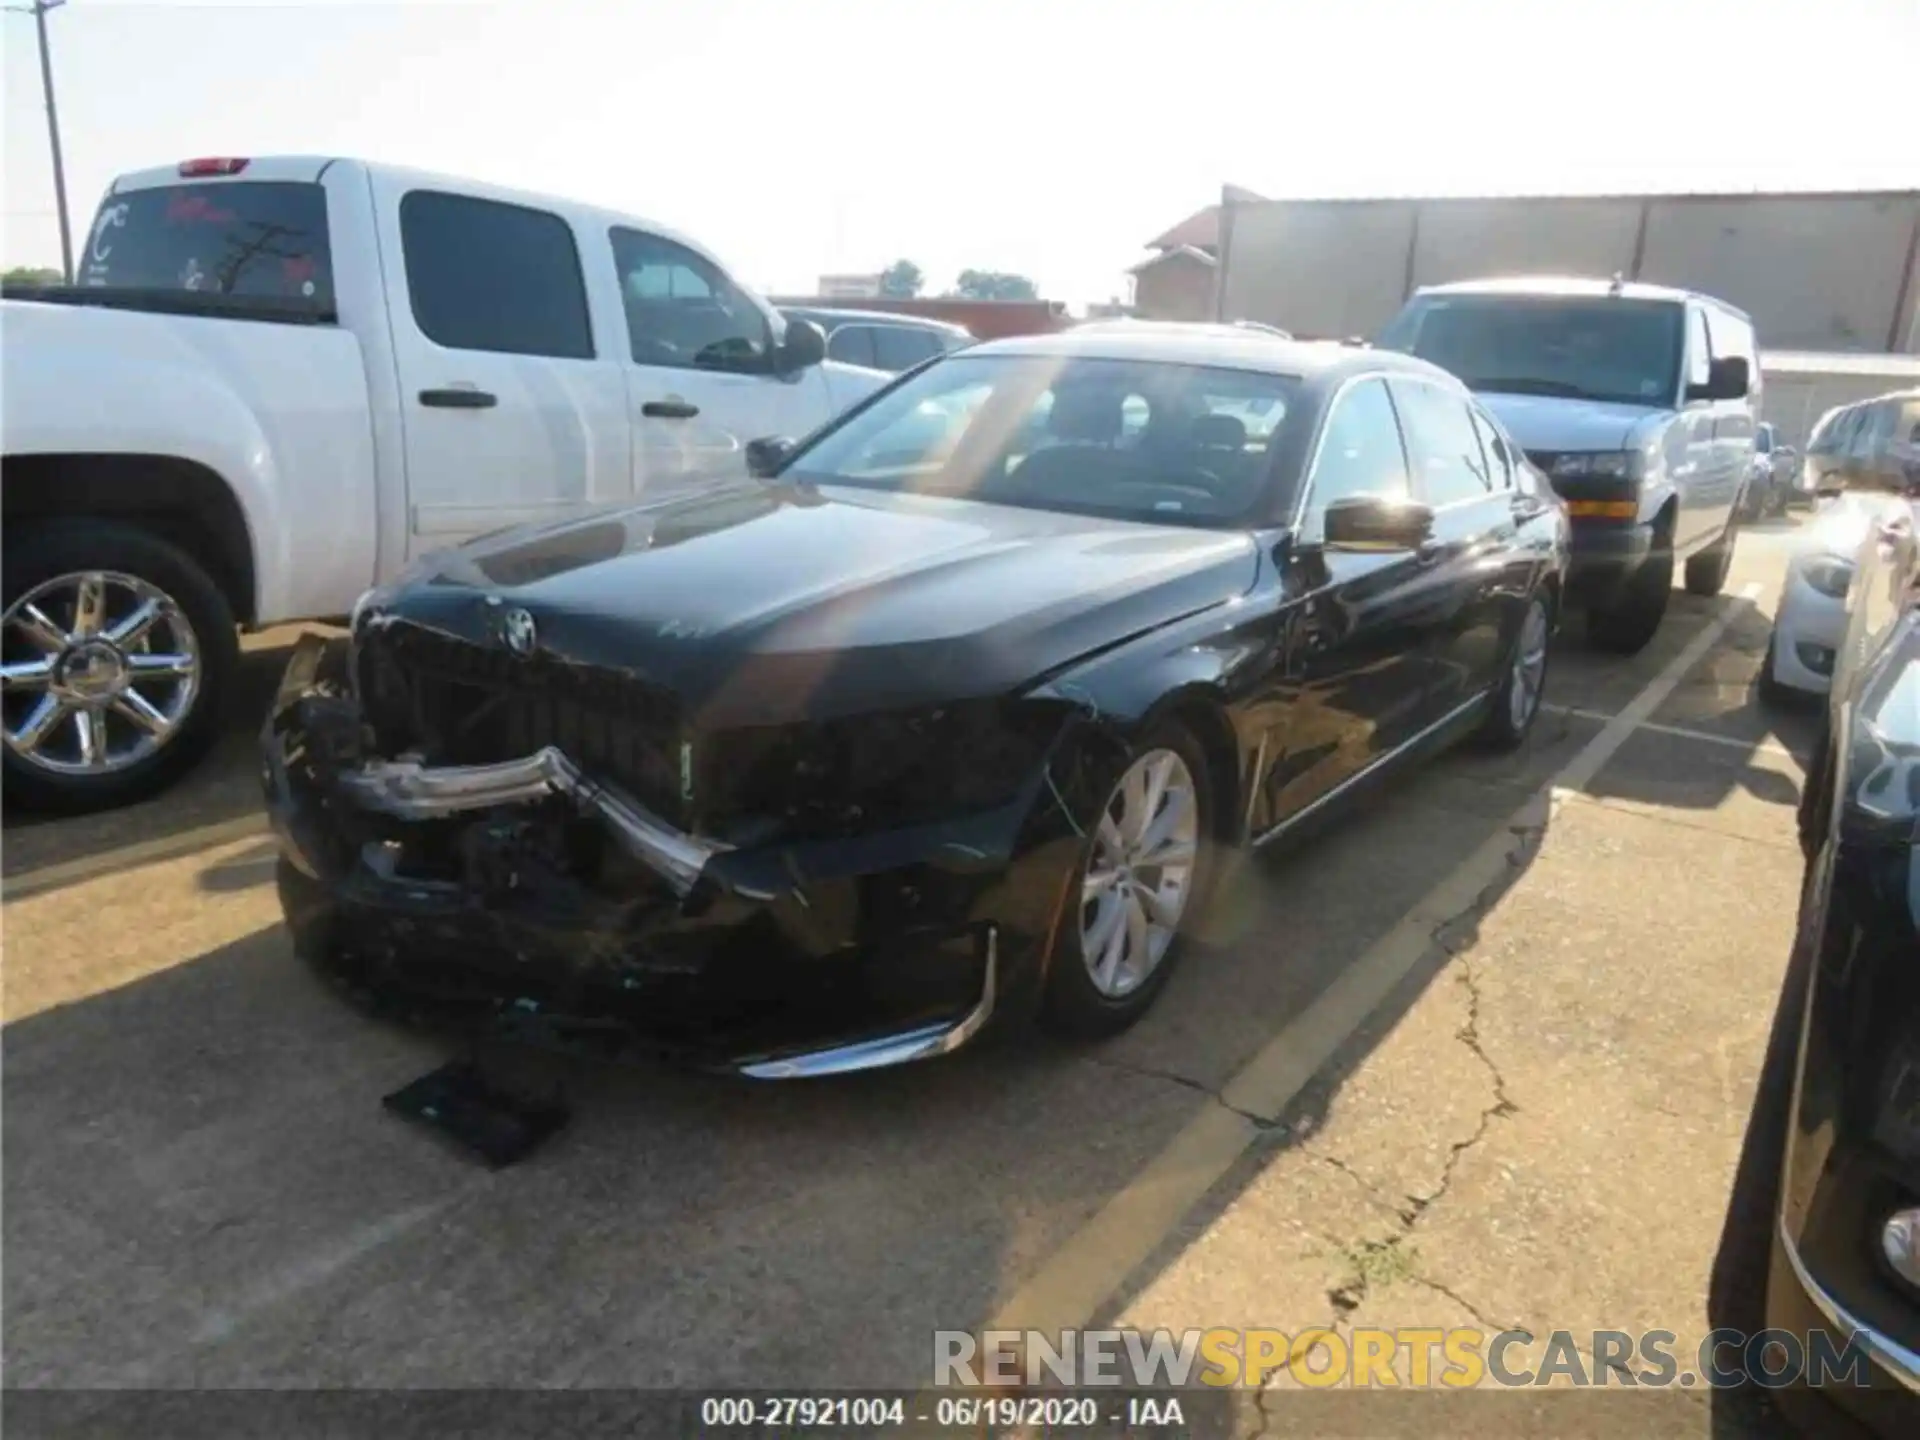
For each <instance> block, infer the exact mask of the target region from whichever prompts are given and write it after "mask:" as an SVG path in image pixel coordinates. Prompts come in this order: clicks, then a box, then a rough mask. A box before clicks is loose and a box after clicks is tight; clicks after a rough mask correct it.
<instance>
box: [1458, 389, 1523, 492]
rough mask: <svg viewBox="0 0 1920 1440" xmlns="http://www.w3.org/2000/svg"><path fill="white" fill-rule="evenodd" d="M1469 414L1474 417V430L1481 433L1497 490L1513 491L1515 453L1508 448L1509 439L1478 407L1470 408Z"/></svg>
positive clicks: (1481, 440) (1481, 441) (1481, 446)
mask: <svg viewBox="0 0 1920 1440" xmlns="http://www.w3.org/2000/svg"><path fill="white" fill-rule="evenodd" d="M1468 413H1469V414H1470V415H1472V417H1473V428H1474V429H1475V430H1477V431H1479V432H1480V448H1481V450H1483V451H1484V452H1485V453H1486V457H1487V464H1488V466H1489V467H1490V468H1491V471H1492V476H1493V488H1494V489H1495V490H1511V489H1513V466H1514V459H1513V452H1512V451H1511V450H1510V449H1509V448H1508V446H1507V437H1506V436H1505V435H1503V434H1501V433H1500V427H1499V426H1498V425H1495V424H1494V423H1493V421H1492V420H1490V419H1488V418H1487V416H1486V415H1485V414H1483V413H1482V412H1481V410H1480V408H1479V407H1478V406H1473V407H1470V409H1469V410H1468Z"/></svg>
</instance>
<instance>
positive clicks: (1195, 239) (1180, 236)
mask: <svg viewBox="0 0 1920 1440" xmlns="http://www.w3.org/2000/svg"><path fill="white" fill-rule="evenodd" d="M1219 247H1220V207H1219V206H1218V205H1209V206H1207V207H1206V209H1204V210H1196V211H1194V212H1193V214H1191V215H1189V216H1187V218H1186V219H1184V220H1182V221H1181V222H1180V223H1179V224H1178V225H1176V226H1174V227H1173V228H1172V229H1171V230H1169V231H1167V232H1166V233H1165V234H1163V235H1160V236H1158V237H1157V238H1155V239H1152V240H1149V241H1148V242H1147V248H1148V249H1149V250H1183V249H1188V248H1193V249H1212V250H1217V249H1218V248H1219Z"/></svg>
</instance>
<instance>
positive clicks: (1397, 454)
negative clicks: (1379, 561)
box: [1304, 378, 1410, 539]
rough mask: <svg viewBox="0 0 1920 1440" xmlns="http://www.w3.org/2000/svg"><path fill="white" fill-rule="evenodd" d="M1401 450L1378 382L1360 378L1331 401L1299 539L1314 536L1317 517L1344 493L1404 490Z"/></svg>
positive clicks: (1391, 413) (1404, 465)
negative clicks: (1332, 402) (1301, 534)
mask: <svg viewBox="0 0 1920 1440" xmlns="http://www.w3.org/2000/svg"><path fill="white" fill-rule="evenodd" d="M1409 490H1410V487H1409V486H1408V483H1407V451H1406V446H1405V445H1404V444H1403V443H1402V441H1401V438H1400V420H1399V417H1398V416H1397V415H1395V414H1394V409H1393V401H1392V400H1391V399H1389V398H1388V396H1387V386H1386V382H1385V381H1384V380H1380V379H1378V378H1374V379H1367V380H1362V381H1360V382H1359V383H1358V384H1356V385H1354V386H1353V387H1352V388H1351V389H1350V390H1348V391H1347V392H1346V393H1345V394H1344V395H1342V396H1341V397H1340V398H1339V399H1338V400H1336V401H1335V402H1334V405H1333V410H1332V412H1331V413H1330V414H1329V415H1328V416H1327V419H1326V423H1325V426H1324V428H1322V430H1321V432H1320V446H1319V449H1318V450H1317V451H1316V452H1315V456H1314V461H1313V473H1312V474H1311V475H1309V476H1308V477H1307V516H1306V524H1305V526H1304V538H1307V539H1318V538H1319V536H1320V533H1321V530H1320V525H1321V516H1322V515H1324V514H1325V512H1326V508H1327V506H1328V505H1329V504H1330V503H1331V502H1332V501H1335V500H1342V499H1345V498H1347V497H1348V496H1350V495H1386V496H1392V497H1395V498H1403V497H1405V496H1406V495H1407V494H1408V493H1409Z"/></svg>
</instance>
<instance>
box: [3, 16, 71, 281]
mask: <svg viewBox="0 0 1920 1440" xmlns="http://www.w3.org/2000/svg"><path fill="white" fill-rule="evenodd" d="M66 3H67V0H28V3H27V4H25V5H9V6H7V7H6V8H7V9H8V10H12V11H15V12H17V13H19V14H22V15H32V16H33V24H34V28H35V29H36V30H37V31H38V32H39V36H40V89H41V92H42V93H43V94H44V95H45V96H46V97H47V141H48V143H49V145H51V147H52V149H53V200H54V205H55V206H56V208H57V209H58V210H59V214H60V274H61V278H62V279H64V280H65V281H66V283H67V284H69V285H71V284H72V283H73V228H72V226H71V225H69V224H68V222H67V173H66V167H65V166H64V165H63V164H62V163H61V160H60V112H59V111H58V110H57V109H55V108H54V103H53V57H52V55H51V54H50V53H49V52H48V50H47V12H48V11H49V10H57V9H59V8H60V7H61V6H62V5H64V4H66Z"/></svg>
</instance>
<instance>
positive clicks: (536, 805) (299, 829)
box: [262, 637, 1077, 1079]
mask: <svg viewBox="0 0 1920 1440" xmlns="http://www.w3.org/2000/svg"><path fill="white" fill-rule="evenodd" d="M346 645H347V642H345V641H344V640H338V639H336V640H330V641H327V640H322V639H320V637H309V638H308V639H307V640H305V641H303V642H302V645H301V647H300V649H299V650H298V651H297V652H296V654H295V656H294V657H293V659H292V661H291V662H290V664H289V666H288V669H287V673H286V676H285V678H284V679H283V681H282V683H281V688H280V692H279V694H278V695H277V697H276V699H275V702H274V705H273V707H272V712H271V714H270V715H269V717H268V720H267V723H266V726H265V729H264V731H263V735H262V749H263V776H262V778H263V784H264V787H265V791H266V797H267V809H268V812H269V816H270V818H271V821H272V824H273V827H274V830H275V833H276V835H277V837H278V840H279V844H280V847H281V850H282V854H283V858H284V861H285V864H283V866H282V871H281V891H282V899H283V904H284V905H285V907H286V909H287V914H288V921H289V925H290V926H291V927H292V928H293V930H294V935H295V940H296V944H297V945H298V946H299V948H300V949H301V950H302V951H303V952H304V953H306V954H307V955H308V957H309V958H311V959H314V960H316V961H317V962H320V963H322V964H323V965H324V966H325V967H326V968H328V969H329V970H331V971H333V972H334V973H336V974H337V975H339V976H341V977H342V978H345V979H346V980H348V981H349V982H350V983H351V984H352V986H353V987H354V988H356V989H359V990H361V991H363V992H367V993H369V994H370V996H371V998H374V999H375V1000H377V1001H379V1002H381V1003H382V1004H383V1006H397V1007H398V1008H401V1009H403V1010H405V1011H407V1012H409V1013H413V1014H421V1015H424V1016H434V1017H437V1016H445V1017H446V1018H450V1019H451V1018H457V1019H461V1020H464V1021H466V1022H468V1023H482V1024H486V1025H488V1026H498V1027H501V1028H504V1029H507V1030H510V1031H513V1032H516V1033H519V1034H521V1035H525V1036H529V1037H531V1038H535V1039H538V1040H543V1041H550V1042H554V1043H563V1044H566V1043H579V1044H584V1045H587V1046H589V1047H591V1048H593V1049H594V1050H596V1051H598V1052H600V1053H609V1052H618V1051H622V1050H625V1049H628V1048H632V1049H636V1050H643V1051H659V1050H665V1051H667V1052H669V1053H671V1054H674V1055H676V1056H678V1057H680V1058H684V1059H687V1060H690V1061H692V1062H693V1063H697V1064H702V1065H708V1066H713V1067H717V1068H722V1069H727V1070H730V1071H733V1072H735V1073H739V1074H742V1075H747V1076H751V1077H754V1078H760V1079H776V1078H795V1077H802V1076H813V1075H827V1074H839V1073H847V1072H851V1071H858V1070H868V1069H875V1068H880V1067H884V1066H891V1065H898V1064H903V1063H906V1062H909V1061H913V1060H919V1059H926V1058H929V1057H932V1056H937V1055H941V1054H945V1053H948V1052H950V1051H952V1050H955V1049H958V1048H959V1047H960V1046H962V1045H964V1044H966V1043H967V1042H968V1041H969V1040H971V1039H973V1038H974V1037H975V1036H976V1035H977V1034H978V1033H979V1032H980V1031H981V1030H982V1029H984V1028H985V1027H986V1025H987V1024H988V1022H989V1020H990V1019H992V1018H993V1016H994V1015H995V1013H996V1011H998V1010H1001V1009H1003V1008H1006V1007H1007V1004H1008V1002H1009V1001H1010V1000H1012V999H1014V998H1016V997H1017V998H1019V999H1021V1000H1023V1001H1024V1000H1026V999H1027V998H1029V997H1030V996H1031V993H1032V986H1033V985H1034V984H1035V983H1037V980H1038V975H1039V970H1040V967H1041V963H1042V957H1043V956H1044V955H1045V953H1046V950H1047V947H1048V942H1049V939H1050V932H1051V929H1052V926H1053V924H1054V923H1055V922H1056V920H1057V918H1058V915H1059V913H1060V909H1061V905H1062V903H1063V899H1064V896H1065V895H1066V891H1067V880H1068V878H1069V877H1070V875H1071V874H1072V869H1073V865H1074V863H1075V861H1076V859H1077V850H1076V847H1075V845H1074V844H1073V841H1072V831H1071V827H1070V823H1069V822H1067V821H1066V818H1065V817H1064V815H1063V814H1055V813H1053V812H1052V807H1049V806H1046V805H1039V804H1036V803H1035V799H1034V796H1035V794H1037V793H1039V791H1040V789H1041V786H1042V783H1043V777H1041V776H1036V777H1035V782H1034V785H1033V786H1032V787H1029V788H1028V789H1027V790H1025V791H1023V793H1022V795H1021V796H1020V798H1019V799H1018V800H1016V801H1015V802H1014V803H1012V804H1009V805H1007V806H1005V807H1002V808H1001V809H999V810H996V811H993V812H990V813H984V814H975V815H970V816H966V817H961V818H956V819H954V820H951V821H945V822H941V823H938V824H931V825H921V826H916V827H913V828H911V829H902V830H894V831H890V832H886V833H881V834H872V835H864V836H859V837H857V838H849V839H842V840H826V841H814V842H805V843H792V844H770V845H764V846H756V847H751V848H737V847H732V846H728V845H725V844H723V843H720V842H718V841H715V840H712V839H708V838H704V837H701V836H698V835H692V834H688V833H686V832H685V831H683V830H681V829H679V828H677V827H676V826H674V825H673V824H671V823H669V822H668V821H666V820H664V819H663V818H661V817H660V816H658V815H656V814H654V813H652V812H651V811H650V810H649V809H648V808H647V807H646V806H644V805H642V804H640V803H639V802H638V801H637V800H635V799H634V798H633V797H632V796H631V795H629V794H626V793H624V792H623V791H622V790H620V789H619V788H618V787H616V786H614V785H611V784H608V783H605V782H603V781H600V780H597V779H596V778H594V777H593V776H591V775H589V774H587V773H585V772H584V771H583V770H582V768H581V767H580V766H578V765H577V764H576V763H575V762H574V761H573V760H572V759H571V758H570V757H569V756H568V755H567V754H565V753H564V752H563V751H562V750H560V749H559V748H557V747H554V746H547V747H544V748H541V749H539V750H537V751H535V752H534V753H532V754H529V755H526V756H522V757H518V758H514V759H509V760H504V761H500V762H498V763H491V764H475V765H459V766H434V765H430V764H427V763H425V762H424V761H423V760H422V759H421V758H419V757H417V756H400V757H394V758H386V757H381V756H378V755H375V754H371V753H369V750H370V745H369V740H368V736H367V732H366V727H365V726H364V724H363V723H362V719H361V715H360V712H359V707H358V705H357V703H356V701H355V700H354V698H353V696H352V694H351V693H350V687H349V686H348V685H347V684H346V683H345V680H344V677H345V674H346V666H345V660H346Z"/></svg>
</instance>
